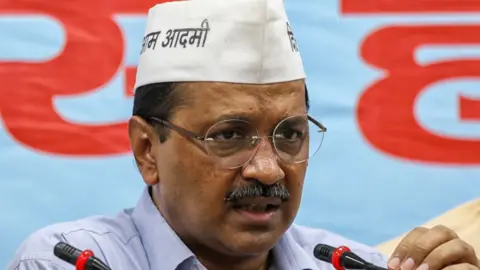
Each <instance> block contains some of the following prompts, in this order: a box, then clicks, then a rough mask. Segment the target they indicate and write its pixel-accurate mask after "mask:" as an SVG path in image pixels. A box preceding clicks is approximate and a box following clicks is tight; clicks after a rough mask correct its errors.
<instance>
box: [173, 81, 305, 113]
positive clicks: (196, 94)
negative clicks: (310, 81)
mask: <svg viewBox="0 0 480 270" xmlns="http://www.w3.org/2000/svg"><path fill="white" fill-rule="evenodd" d="M180 87H181V89H182V90H183V91H184V94H185V95H186V96H187V99H188V100H189V102H188V103H189V105H190V106H188V107H189V111H196V113H201V114H202V115H197V116H217V115H220V114H224V115H225V114H251V115H252V114H256V113H257V114H264V113H266V112H268V113H269V114H270V115H272V114H274V115H275V114H276V115H280V116H286V115H289V114H293V113H306V107H305V83H304V81H303V80H296V81H291V82H283V83H275V84H264V85H252V84H234V83H210V82H195V83H184V84H182V85H181V86H180Z"/></svg>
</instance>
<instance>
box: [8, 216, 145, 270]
mask: <svg viewBox="0 0 480 270" xmlns="http://www.w3.org/2000/svg"><path fill="white" fill-rule="evenodd" d="M129 214H130V210H125V211H124V212H122V213H120V214H118V215H117V216H115V217H106V216H93V217H88V218H85V219H81V220H77V221H72V222H65V223H58V224H54V225H50V226H48V227H45V228H42V229H40V230H38V231H36V232H34V233H32V234H31V235H30V236H29V237H28V238H27V239H26V240H25V241H24V242H23V243H22V244H21V245H20V247H19V248H18V249H17V251H16V252H15V254H14V256H13V259H12V261H11V262H10V264H9V265H8V266H7V270H22V269H32V270H37V269H38V270H39V269H73V266H71V265H69V264H67V263H65V262H63V261H61V260H60V259H58V258H56V257H55V255H54V254H53V248H54V247H55V245H56V244H57V243H58V242H66V243H68V244H70V245H72V246H74V247H76V248H78V249H81V250H84V249H90V250H92V251H93V252H94V253H95V256H97V257H99V258H100V259H102V260H105V258H104V254H105V249H107V248H108V249H109V250H110V249H117V250H116V251H117V252H118V249H128V246H129V245H130V244H131V243H132V242H135V241H132V240H134V239H136V238H137V239H138V235H137V231H136V229H135V226H134V224H133V222H132V221H131V217H130V215H129ZM138 241H139V240H138ZM113 252H115V251H113Z"/></svg>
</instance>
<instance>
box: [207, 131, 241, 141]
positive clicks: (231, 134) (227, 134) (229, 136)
mask: <svg viewBox="0 0 480 270" xmlns="http://www.w3.org/2000/svg"><path fill="white" fill-rule="evenodd" d="M209 138H212V139H213V140H217V141H228V140H237V139H243V138H245V136H244V135H243V134H242V133H241V132H238V131H235V130H224V131H219V132H215V133H213V134H211V135H210V136H209Z"/></svg>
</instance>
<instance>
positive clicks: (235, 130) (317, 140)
mask: <svg viewBox="0 0 480 270" xmlns="http://www.w3.org/2000/svg"><path fill="white" fill-rule="evenodd" d="M323 136H324V132H323V130H321V128H320V127H318V126H317V125H315V124H314V123H313V122H311V121H310V120H309V119H308V116H307V115H297V116H291V117H288V118H286V119H284V120H282V121H281V122H280V123H278V125H277V126H276V127H275V129H274V130H273V133H272V136H271V137H270V141H271V143H272V144H273V147H274V149H275V151H276V152H277V155H278V156H279V157H280V159H282V160H283V161H284V162H288V163H300V162H304V161H306V160H308V159H309V158H311V157H312V156H313V155H315V154H316V153H317V151H318V149H319V148H320V146H321V144H322V141H323ZM259 142H260V137H259V134H258V131H257V129H256V128H255V127H254V126H253V125H252V124H251V123H249V122H247V121H244V120H238V119H231V120H224V121H221V122H219V123H217V124H215V125H213V126H212V127H211V128H210V129H209V130H208V131H207V134H206V136H205V147H206V149H207V151H208V152H209V154H210V155H212V156H214V157H216V158H217V160H218V162H219V163H220V166H222V167H226V168H236V167H239V166H242V165H244V164H245V163H247V162H248V161H249V160H250V159H251V158H252V157H253V156H254V155H255V153H256V151H257V145H258V144H259Z"/></svg>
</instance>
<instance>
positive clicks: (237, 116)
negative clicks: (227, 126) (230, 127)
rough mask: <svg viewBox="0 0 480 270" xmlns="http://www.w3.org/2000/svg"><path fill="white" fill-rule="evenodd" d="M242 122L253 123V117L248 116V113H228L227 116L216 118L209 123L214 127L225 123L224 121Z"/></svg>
mask: <svg viewBox="0 0 480 270" xmlns="http://www.w3.org/2000/svg"><path fill="white" fill-rule="evenodd" d="M232 119H234V120H242V121H247V122H251V121H252V117H251V116H250V117H249V116H248V115H247V114H246V113H227V114H222V115H221V116H219V117H216V118H214V119H212V120H210V121H208V123H211V124H212V125H214V124H216V123H218V122H220V121H224V120H232Z"/></svg>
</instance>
